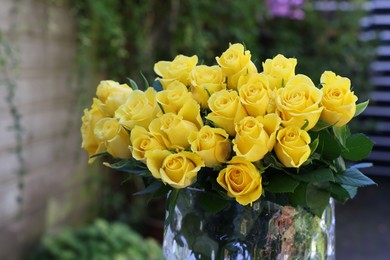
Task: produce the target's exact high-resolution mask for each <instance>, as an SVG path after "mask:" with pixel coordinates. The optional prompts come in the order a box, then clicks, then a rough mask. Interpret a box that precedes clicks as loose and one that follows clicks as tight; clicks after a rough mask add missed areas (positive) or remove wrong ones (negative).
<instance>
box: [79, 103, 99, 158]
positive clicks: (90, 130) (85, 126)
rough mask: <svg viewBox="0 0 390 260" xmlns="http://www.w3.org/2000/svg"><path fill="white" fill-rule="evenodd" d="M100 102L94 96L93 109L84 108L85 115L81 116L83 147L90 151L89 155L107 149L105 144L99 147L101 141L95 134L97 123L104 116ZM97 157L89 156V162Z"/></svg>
mask: <svg viewBox="0 0 390 260" xmlns="http://www.w3.org/2000/svg"><path fill="white" fill-rule="evenodd" d="M98 103H100V101H99V100H98V99H96V98H94V100H93V104H92V107H91V109H89V110H88V109H84V115H83V117H82V118H81V121H82V125H81V136H82V143H81V147H82V148H84V149H85V150H86V151H87V152H88V156H89V157H91V156H92V155H94V154H98V153H102V152H104V149H105V147H103V146H100V147H99V144H100V141H99V140H98V139H97V138H96V137H95V134H94V129H95V125H96V123H97V122H98V121H99V120H100V119H102V118H104V116H103V114H102V112H101V111H100V110H99V109H98ZM95 159H96V158H89V159H88V163H92V162H93V161H94V160H95Z"/></svg>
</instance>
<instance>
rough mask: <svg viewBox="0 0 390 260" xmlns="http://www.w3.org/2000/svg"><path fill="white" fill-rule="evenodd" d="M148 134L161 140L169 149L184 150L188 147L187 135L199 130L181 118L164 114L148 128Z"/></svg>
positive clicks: (171, 114)
mask: <svg viewBox="0 0 390 260" xmlns="http://www.w3.org/2000/svg"><path fill="white" fill-rule="evenodd" d="M149 130H150V132H151V133H152V134H153V135H154V136H156V137H158V138H160V139H161V140H163V142H164V143H165V145H166V146H167V147H168V148H170V149H176V150H184V149H186V148H188V147H189V146H190V143H189V141H188V135H189V134H190V133H191V132H194V131H195V132H197V131H199V128H198V127H197V126H196V124H194V123H193V122H191V121H188V120H185V119H184V118H183V116H181V115H176V114H174V113H166V114H163V115H162V116H161V117H159V118H156V119H154V120H153V121H152V122H151V123H150V126H149Z"/></svg>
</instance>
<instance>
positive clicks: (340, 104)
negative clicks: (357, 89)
mask: <svg viewBox="0 0 390 260" xmlns="http://www.w3.org/2000/svg"><path fill="white" fill-rule="evenodd" d="M321 84H322V89H321V90H322V93H323V97H322V105H323V106H324V110H323V111H322V114H321V119H322V120H324V121H325V122H327V123H328V124H330V125H333V124H335V125H336V126H343V125H345V124H347V123H348V122H349V121H350V120H351V119H352V118H353V116H354V115H355V112H356V101H357V99H358V98H357V97H356V96H355V94H354V93H353V91H351V81H350V80H349V79H348V78H344V77H341V76H338V75H336V74H335V73H334V72H331V71H325V72H324V73H323V74H322V76H321Z"/></svg>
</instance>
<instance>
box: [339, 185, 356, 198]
mask: <svg viewBox="0 0 390 260" xmlns="http://www.w3.org/2000/svg"><path fill="white" fill-rule="evenodd" d="M341 187H343V188H344V189H345V190H346V191H347V192H348V194H349V197H350V198H351V199H353V198H354V197H355V196H356V193H357V189H358V188H357V187H354V186H350V185H341Z"/></svg>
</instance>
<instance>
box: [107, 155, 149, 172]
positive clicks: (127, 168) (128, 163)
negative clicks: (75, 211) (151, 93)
mask: <svg viewBox="0 0 390 260" xmlns="http://www.w3.org/2000/svg"><path fill="white" fill-rule="evenodd" d="M103 165H104V166H107V167H109V168H111V169H114V170H118V171H122V172H127V173H131V174H136V175H139V176H147V175H150V172H149V170H148V168H146V166H144V165H141V164H140V162H137V161H135V160H133V159H128V160H120V161H118V162H116V163H112V164H110V163H108V162H104V163H103Z"/></svg>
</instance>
